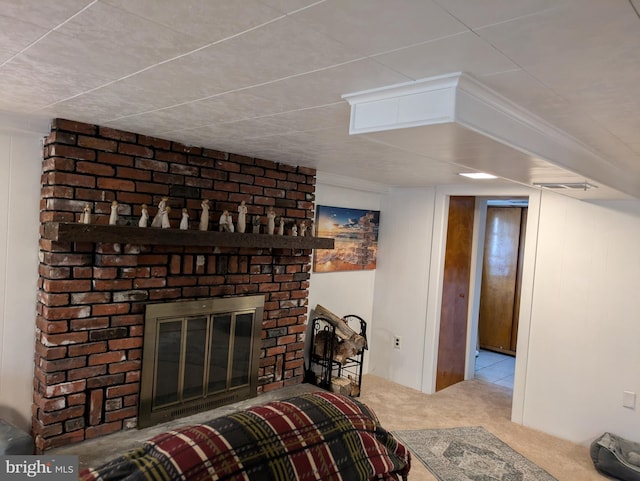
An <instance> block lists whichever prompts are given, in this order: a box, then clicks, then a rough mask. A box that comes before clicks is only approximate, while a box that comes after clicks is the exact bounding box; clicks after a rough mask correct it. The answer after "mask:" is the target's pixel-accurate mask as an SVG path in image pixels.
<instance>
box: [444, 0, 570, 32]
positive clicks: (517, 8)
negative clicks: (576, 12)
mask: <svg viewBox="0 0 640 481" xmlns="http://www.w3.org/2000/svg"><path fill="white" fill-rule="evenodd" d="M436 2H437V3H438V4H440V5H441V6H442V8H444V9H445V10H447V11H448V12H449V13H451V15H453V16H454V17H456V18H457V19H458V20H460V21H461V22H462V23H464V24H465V25H467V26H468V27H471V28H478V27H482V26H486V25H493V24H494V23H500V22H506V21H508V20H513V19H515V18H518V17H523V16H526V15H531V14H533V13H537V12H541V11H544V10H547V9H552V8H555V7H557V6H558V5H559V4H561V3H562V0H518V1H517V2H514V1H513V0H483V1H482V2H470V1H468V0H436Z"/></svg>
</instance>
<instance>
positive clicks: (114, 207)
mask: <svg viewBox="0 0 640 481" xmlns="http://www.w3.org/2000/svg"><path fill="white" fill-rule="evenodd" d="M117 223H118V201H117V200H114V201H112V202H111V214H110V215H109V225H116V224H117Z"/></svg>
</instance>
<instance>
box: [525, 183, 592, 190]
mask: <svg viewBox="0 0 640 481" xmlns="http://www.w3.org/2000/svg"><path fill="white" fill-rule="evenodd" d="M533 185H535V186H536V187H545V188H547V189H569V190H589V189H597V188H598V186H597V185H594V184H589V183H588V182H534V183H533Z"/></svg>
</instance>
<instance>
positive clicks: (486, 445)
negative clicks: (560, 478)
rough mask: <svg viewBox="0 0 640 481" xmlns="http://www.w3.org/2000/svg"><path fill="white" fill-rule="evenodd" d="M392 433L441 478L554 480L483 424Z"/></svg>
mask: <svg viewBox="0 0 640 481" xmlns="http://www.w3.org/2000/svg"><path fill="white" fill-rule="evenodd" d="M394 435H396V436H397V437H398V438H399V439H401V440H402V441H404V444H405V445H406V446H407V447H408V448H409V449H410V450H411V451H412V453H413V454H414V455H415V457H416V458H418V459H419V460H420V461H422V464H424V465H425V466H426V467H427V469H428V470H429V471H431V473H432V474H433V475H434V476H435V477H436V478H437V479H439V480H440V481H495V480H499V481H557V480H556V478H554V477H553V476H551V475H550V474H549V473H547V472H546V471H545V470H544V469H541V468H539V467H538V466H536V465H535V464H533V463H532V462H531V461H529V460H528V459H527V458H525V457H524V456H522V455H521V454H519V453H517V452H516V451H514V450H513V449H511V448H510V447H509V446H507V445H506V444H505V443H503V442H502V441H500V439H498V438H497V437H495V436H494V435H493V434H491V433H490V432H488V431H487V430H485V429H484V428H482V427H469V428H452V429H422V430H419V431H395V432H394Z"/></svg>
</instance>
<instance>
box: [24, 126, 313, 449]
mask: <svg viewBox="0 0 640 481" xmlns="http://www.w3.org/2000/svg"><path fill="white" fill-rule="evenodd" d="M314 185H315V170H313V169H309V168H303V167H292V166H289V165H284V164H279V163H276V162H272V161H268V160H262V159H254V158H249V157H244V156H239V155H234V154H229V153H224V152H219V151H215V150H210V149H204V148H200V147H192V146H186V145H182V144H179V143H175V142H171V141H168V140H163V139H158V138H151V137H147V136H144V135H139V134H136V133H131V132H124V131H119V130H114V129H111V128H105V127H101V126H97V125H90V124H85V123H80V122H73V121H69V120H63V119H56V120H55V121H54V122H53V124H52V129H51V133H50V135H49V136H48V137H47V139H46V140H45V146H44V159H43V172H42V199H41V214H40V220H41V222H42V227H41V239H40V266H39V284H38V287H39V292H38V304H37V316H36V349H35V350H36V354H35V377H34V404H33V431H34V436H35V438H36V445H37V449H38V450H39V451H45V450H47V449H50V448H53V447H57V446H61V445H65V444H69V443H74V442H79V441H82V440H84V439H89V438H93V437H96V436H101V435H104V434H108V433H112V432H115V431H118V430H122V429H130V428H134V427H136V424H137V416H138V404H139V394H140V370H141V358H142V344H143V334H144V310H145V306H146V305H147V304H149V303H159V302H164V301H168V300H171V301H172V302H173V301H176V300H194V299H203V298H212V297H230V296H242V295H256V294H257V295H264V296H265V303H264V316H263V320H262V334H261V347H260V361H259V368H258V392H259V393H260V392H266V391H270V390H274V389H278V388H280V387H283V386H287V385H292V384H298V383H300V382H302V377H303V371H304V368H303V349H304V332H305V329H306V327H305V323H306V314H307V295H308V279H309V270H310V256H311V250H310V249H307V248H305V249H294V248H261V247H215V246H193V245H191V246H185V245H155V244H148V245H138V244H133V243H132V244H128V243H126V242H121V243H106V242H87V241H79V240H78V241H74V240H64V241H61V240H50V239H48V238H46V236H44V235H43V234H44V232H45V230H46V226H47V225H48V224H50V223H52V222H72V223H77V222H79V220H80V216H81V213H82V210H83V207H84V206H85V204H87V203H88V204H89V205H90V207H91V209H92V212H93V222H94V223H96V224H107V223H108V219H109V213H110V206H111V203H112V201H114V200H116V201H118V203H119V213H120V220H119V221H120V223H131V224H132V225H133V224H135V225H137V219H138V217H139V216H140V209H141V204H147V205H148V206H149V213H150V215H151V216H153V215H154V214H155V206H157V204H158V202H159V201H160V200H161V198H162V197H168V198H169V201H168V205H169V206H170V207H171V209H172V210H171V213H170V218H171V222H172V225H173V228H174V229H177V228H178V224H179V222H180V217H181V211H182V209H183V208H187V209H188V212H189V214H190V219H191V225H190V228H191V229H197V224H198V219H199V217H200V209H201V207H200V205H201V201H202V200H203V199H209V201H210V204H211V206H212V208H211V219H212V222H211V225H210V229H217V222H215V221H217V219H218V218H219V217H220V214H221V213H222V211H223V210H228V211H229V212H231V213H236V212H237V210H236V209H237V206H238V204H239V203H240V202H241V201H242V200H244V201H245V202H246V204H247V206H248V214H249V216H250V217H251V218H252V217H253V216H254V215H260V216H261V219H263V220H262V223H263V226H262V227H263V229H264V223H265V214H266V212H267V209H269V208H271V207H273V208H274V210H275V212H276V214H277V215H278V216H283V217H285V218H286V219H287V222H288V223H294V222H295V223H297V224H299V223H300V222H301V221H303V220H306V221H307V222H308V221H310V220H311V219H312V218H313V209H314V191H315V186H314ZM236 215H237V214H236ZM234 217H235V216H234ZM237 235H242V234H237ZM265 235H266V234H265Z"/></svg>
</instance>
